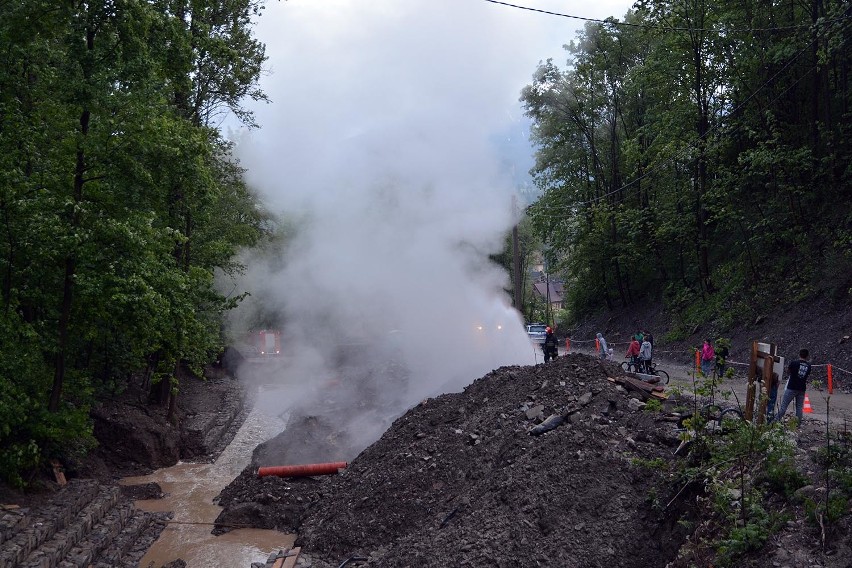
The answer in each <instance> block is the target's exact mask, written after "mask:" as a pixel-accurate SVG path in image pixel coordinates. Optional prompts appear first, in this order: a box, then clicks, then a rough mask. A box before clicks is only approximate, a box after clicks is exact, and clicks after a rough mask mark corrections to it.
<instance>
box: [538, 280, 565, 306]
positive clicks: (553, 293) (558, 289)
mask: <svg viewBox="0 0 852 568" xmlns="http://www.w3.org/2000/svg"><path fill="white" fill-rule="evenodd" d="M533 290H534V291H535V293H536V295H537V296H539V297H540V298H542V299H544V300H546V299H547V296H548V294H547V282H533ZM564 294H565V286H564V285H563V284H562V282H550V303H552V304H555V303H557V302H561V301H562V297H563V295H564Z"/></svg>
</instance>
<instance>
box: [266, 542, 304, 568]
mask: <svg viewBox="0 0 852 568" xmlns="http://www.w3.org/2000/svg"><path fill="white" fill-rule="evenodd" d="M301 553H302V549H301V547H298V546H297V547H295V548H291V549H290V550H285V551H284V555H283V556H279V557H278V558H277V559H276V560H275V564H273V565H272V568H296V562H297V561H298V560H299V554H301Z"/></svg>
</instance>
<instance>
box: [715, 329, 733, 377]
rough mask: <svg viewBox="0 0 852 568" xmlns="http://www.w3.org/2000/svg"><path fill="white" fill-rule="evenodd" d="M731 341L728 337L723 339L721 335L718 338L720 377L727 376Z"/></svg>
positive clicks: (718, 368) (717, 367)
mask: <svg viewBox="0 0 852 568" xmlns="http://www.w3.org/2000/svg"><path fill="white" fill-rule="evenodd" d="M729 343H730V341H729V340H727V339H722V338H721V337H720V338H719V339H717V340H716V346H717V347H718V349H716V374H717V375H719V377H724V376H725V370H726V369H727V366H728V363H727V361H728V344H729Z"/></svg>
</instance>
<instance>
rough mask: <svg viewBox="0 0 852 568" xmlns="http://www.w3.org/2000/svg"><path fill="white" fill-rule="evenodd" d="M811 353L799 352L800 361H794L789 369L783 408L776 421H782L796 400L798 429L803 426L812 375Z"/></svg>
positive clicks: (779, 411) (782, 402)
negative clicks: (803, 413)
mask: <svg viewBox="0 0 852 568" xmlns="http://www.w3.org/2000/svg"><path fill="white" fill-rule="evenodd" d="M810 355H811V354H810V352H809V351H808V350H807V349H802V350H801V351H799V360H798V361H792V362H791V363H790V365H789V366H788V367H787V372H788V375H789V376H788V377H787V386H786V387H785V388H784V396H783V397H782V398H781V408H780V410H778V416H776V417H775V420H781V419H782V418H783V417H784V414H785V413H786V412H787V407H788V406H790V403H791V402H792V401H793V399H794V398H795V399H796V419H797V420H796V428H799V427H800V426H801V425H802V409H803V408H804V406H805V389H806V388H807V386H808V376H809V375H810V374H811V363H810V358H811V357H810Z"/></svg>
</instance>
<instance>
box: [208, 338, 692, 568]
mask: <svg viewBox="0 0 852 568" xmlns="http://www.w3.org/2000/svg"><path fill="white" fill-rule="evenodd" d="M609 365H610V364H608V363H601V362H599V361H597V360H595V359H593V358H591V357H588V356H585V355H579V354H577V355H569V356H567V357H561V358H559V359H558V360H557V361H556V362H554V363H551V364H549V365H546V366H545V365H538V366H534V367H504V368H501V369H498V370H496V371H493V372H491V373H489V374H488V375H486V376H485V377H482V378H480V379H478V380H477V381H475V382H474V383H472V384H471V385H469V386H468V387H467V388H466V389H465V390H464V391H463V392H460V393H452V394H445V395H442V396H439V397H437V398H434V399H428V400H425V401H423V402H421V403H420V404H418V405H417V406H416V407H414V408H412V409H411V410H409V411H408V412H407V413H406V414H405V415H403V416H402V417H400V418H399V419H397V420H396V421H395V422H394V423H393V424H392V426H391V427H390V428H389V429H388V430H387V431H386V432H385V434H384V435H383V436H382V437H381V438H380V439H379V440H378V441H376V442H375V443H374V444H372V445H371V446H370V447H368V448H367V449H366V450H364V451H363V452H361V453H360V454H359V455H358V456H357V457H356V458H355V459H354V460H353V461H352V462H351V463H350V465H349V467H348V468H347V469H345V470H344V471H343V472H342V473H341V474H339V475H336V476H329V477H323V478H312V479H281V478H270V477H266V478H258V477H257V476H256V471H255V470H254V469H253V468H252V467H251V466H250V467H248V468H246V470H245V471H243V473H242V474H241V475H240V476H239V477H238V478H237V479H236V480H235V481H234V482H233V483H232V484H231V485H230V486H229V487H228V488H226V489H225V490H224V491H223V492H222V494H221V495H220V498H219V502H220V504H221V505H223V506H224V507H225V511H223V513H222V515H221V516H220V517H219V519H218V520H217V522H219V523H224V524H241V522H245V521H246V520H248V519H253V521H254V522H255V523H256V524H257V525H258V526H262V527H266V528H273V527H274V528H279V529H281V530H290V531H296V532H298V533H299V542H298V543H297V544H299V545H301V546H303V547H304V550H305V551H306V552H307V553H308V554H310V555H311V557H312V558H314V560H315V562H316V563H317V565H318V566H324V565H325V564H324V563H328V565H334V566H337V565H338V564H339V563H340V561H341V560H344V559H346V558H349V557H351V556H353V555H359V556H364V557H369V564H368V565H371V566H383V567H393V566H449V565H452V566H515V565H518V564H519V563H523V564H524V565H539V566H625V567H626V566H665V565H666V563H667V562H668V561H670V560H672V559H673V558H674V556H675V554H676V552H677V549H678V547H679V546H680V544H681V542H683V540H684V539H685V537H686V535H685V534H683V532H682V530H681V529H680V528H679V526H678V525H677V523H676V521H677V519H679V518H681V517H682V514H681V513H682V512H677V511H672V510H671V509H669V510H665V511H664V507H662V506H661V503H662V504H663V505H664V504H666V503H668V501H669V500H670V497H671V495H672V494H673V493H675V492H676V491H677V488H676V487H673V484H672V482H671V481H670V480H669V479H667V478H666V477H665V474H664V473H663V472H662V471H663V470H662V468H649V467H646V465H645V464H648V463H652V462H653V461H654V460H672V459H676V458H674V457H673V455H672V449H673V446H676V445H677V444H678V439H677V436H676V432H675V426H674V425H671V424H667V423H655V422H654V420H653V417H652V416H651V415H650V414H648V413H644V412H642V411H640V410H638V409H636V410H631V409H632V408H633V409H635V408H636V403H635V402H634V403H632V404H631V402H630V399H631V395H629V394H628V393H627V392H626V391H625V390H624V389H623V388H621V387H618V386H617V385H616V384H614V383H612V382H610V381H609V380H607V377H608V376H611V375H613V374H615V373H616V372H617V371H616V370H615V368H614V367H610V366H609ZM551 415H561V416H565V421H564V423H562V424H561V425H560V426H558V427H556V428H554V429H552V430H550V431H548V432H546V433H543V434H540V435H534V434H532V433H531V429H533V428H534V427H535V426H536V425H540V424H541V423H542V422H544V421H545V420H547V419H548V417H550V416H551ZM297 424H298V421H297ZM305 424H308V423H305ZM309 424H310V426H311V428H310V430H309V433H308V434H306V432H305V430H304V429H300V428H295V427H294V428H290V427H288V429H287V430H285V431H284V432H283V433H282V434H281V435H280V436H279V437H278V438H276V439H275V440H273V441H271V442H270V444H272V445H275V446H276V447H278V448H285V449H286V448H288V447H298V446H299V445H300V444H302V443H303V441H304V440H306V439H310V440H312V443H314V444H321V443H323V441H325V442H326V443H327V446H328V456H329V457H330V458H332V457H339V456H335V453H336V452H338V451H339V449H338V448H337V447H335V445H334V444H333V443H329V442H330V441H333V440H335V439H336V438H337V435H338V433H336V432H335V430H334V423H333V422H332V421H326V422H325V423H324V427H325V428H326V429H327V433H326V434H325V435H317V426H318V423H317V422H316V421H314V422H310V423H309ZM285 451H286V450H285ZM258 452H266V449H265V448H264V447H263V446H261V447H260V448H258ZM290 463H292V462H290Z"/></svg>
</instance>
